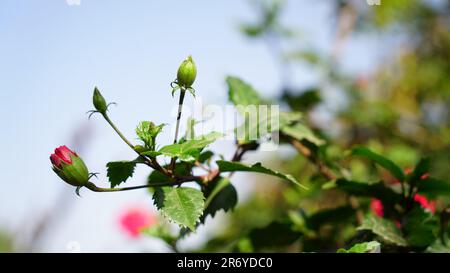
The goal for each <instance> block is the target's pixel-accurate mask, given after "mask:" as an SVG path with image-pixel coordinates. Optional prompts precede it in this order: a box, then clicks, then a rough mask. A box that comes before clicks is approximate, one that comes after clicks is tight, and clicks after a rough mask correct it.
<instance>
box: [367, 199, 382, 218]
mask: <svg viewBox="0 0 450 273" xmlns="http://www.w3.org/2000/svg"><path fill="white" fill-rule="evenodd" d="M370 209H371V210H372V212H373V213H375V215H377V216H379V217H383V215H384V211H383V203H381V201H380V200H378V199H372V201H371V202H370Z"/></svg>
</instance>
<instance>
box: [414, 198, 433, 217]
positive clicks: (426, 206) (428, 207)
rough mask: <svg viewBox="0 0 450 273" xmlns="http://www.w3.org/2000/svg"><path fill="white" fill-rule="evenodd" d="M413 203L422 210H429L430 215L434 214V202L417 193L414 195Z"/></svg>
mask: <svg viewBox="0 0 450 273" xmlns="http://www.w3.org/2000/svg"><path fill="white" fill-rule="evenodd" d="M414 201H416V202H417V203H419V204H420V205H421V206H422V208H424V209H426V210H429V211H431V212H432V213H435V212H436V201H429V200H428V199H427V198H426V197H425V196H423V195H420V194H418V193H417V194H416V195H414Z"/></svg>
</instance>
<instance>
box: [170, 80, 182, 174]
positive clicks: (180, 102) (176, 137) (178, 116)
mask: <svg viewBox="0 0 450 273" xmlns="http://www.w3.org/2000/svg"><path fill="white" fill-rule="evenodd" d="M185 94H186V89H184V88H181V90H180V99H179V101H178V113H177V124H176V127H175V137H174V139H173V144H175V143H177V141H178V131H179V129H180V120H181V112H182V111H183V101H184V95H185ZM176 160H177V159H176V157H173V158H172V159H171V161H170V169H171V170H174V168H175V161H176Z"/></svg>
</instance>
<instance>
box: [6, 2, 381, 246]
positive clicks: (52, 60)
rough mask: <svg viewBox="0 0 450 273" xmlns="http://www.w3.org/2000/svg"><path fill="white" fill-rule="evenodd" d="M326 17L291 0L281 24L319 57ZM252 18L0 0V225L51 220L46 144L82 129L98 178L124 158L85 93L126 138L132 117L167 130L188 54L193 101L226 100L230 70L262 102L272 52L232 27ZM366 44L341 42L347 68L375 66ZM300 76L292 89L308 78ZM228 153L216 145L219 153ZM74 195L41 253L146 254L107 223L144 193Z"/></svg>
mask: <svg viewBox="0 0 450 273" xmlns="http://www.w3.org/2000/svg"><path fill="white" fill-rule="evenodd" d="M330 15H331V10H330V5H329V2H328V1H307V0H306V1H289V2H288V9H287V10H286V11H285V14H284V17H283V18H284V20H285V21H286V23H287V24H290V25H293V26H295V27H299V28H301V29H302V30H303V31H304V35H305V37H306V39H307V40H308V41H313V42H314V44H315V45H316V46H317V47H319V48H320V49H322V50H325V51H326V50H329V48H328V45H329V42H330V41H331V40H332V38H333V36H332V34H333V33H332V29H330V26H331V25H332V24H331V23H330V20H332V19H331V17H330ZM254 18H255V15H254V14H253V13H252V12H251V6H250V5H249V4H248V3H247V1H242V0H228V1H206V0H197V1H175V0H168V1H124V0H122V1H110V0H109V1H106V0H81V5H79V6H73V5H72V6H71V5H68V4H67V3H66V0H52V1H32V0H28V1H26V0H3V1H1V2H0V41H1V42H0V99H1V102H2V104H1V107H0V118H1V124H2V134H1V135H0V143H1V144H0V145H1V151H2V156H1V159H0V161H1V162H0V164H1V166H2V176H3V177H2V178H1V180H0V181H1V182H0V183H1V184H0V185H1V186H2V190H1V191H0V200H2V206H0V229H1V228H2V227H3V229H6V230H10V231H14V232H18V233H21V232H26V231H27V230H28V227H29V226H30V225H32V223H33V221H35V219H39V217H40V216H41V215H42V214H43V213H50V214H51V213H53V212H54V211H52V205H53V204H54V203H55V201H56V200H55V199H56V197H57V196H58V194H61V192H64V191H67V192H70V193H71V191H72V190H73V189H72V188H70V187H69V186H66V185H64V184H63V183H61V182H60V181H59V180H58V179H57V177H56V176H55V175H54V174H53V173H52V171H51V169H50V162H49V159H48V158H49V155H50V153H51V152H52V150H53V149H54V148H55V147H57V146H59V145H62V144H68V145H71V143H72V144H73V142H74V141H73V135H74V132H75V131H77V130H80V128H84V130H88V131H89V132H90V134H89V138H88V139H87V140H86V141H85V142H84V144H85V145H84V148H83V149H81V148H80V149H81V151H80V154H81V155H82V156H83V158H84V159H85V161H86V163H87V165H88V166H89V168H90V170H91V171H93V172H100V176H99V178H100V180H101V181H105V179H106V178H105V164H106V162H108V161H113V160H121V159H127V158H132V157H133V153H132V151H129V149H128V147H127V146H126V145H124V144H123V143H122V142H121V141H120V139H119V138H118V137H117V136H116V135H115V134H113V133H112V132H111V129H110V128H109V127H108V126H107V125H106V123H105V122H103V121H102V120H101V119H100V118H99V117H98V116H94V117H93V119H92V120H91V121H89V122H87V118H86V115H85V112H86V111H88V110H90V109H91V108H92V106H91V96H92V90H93V87H94V86H98V87H99V89H100V90H101V91H102V93H103V94H104V96H105V97H106V98H107V99H108V100H109V101H116V102H118V103H119V104H118V106H117V107H113V108H112V111H111V117H112V119H114V120H115V121H116V123H117V124H118V125H119V127H120V128H121V129H122V130H123V132H124V133H125V134H126V135H127V136H129V137H130V138H132V137H133V136H134V128H135V126H136V125H137V123H138V122H139V121H141V120H153V121H155V122H157V123H163V122H164V123H172V122H173V117H172V116H170V114H169V109H171V108H172V106H173V105H174V104H175V101H174V100H173V99H172V98H171V96H170V88H169V84H170V82H171V81H172V80H173V79H174V78H175V75H176V69H177V67H178V65H179V63H180V62H181V60H183V59H184V58H185V57H186V56H187V55H188V54H192V56H193V57H194V59H195V61H196V63H197V66H198V78H197V81H196V83H195V87H196V89H197V92H198V95H199V96H201V97H202V99H203V101H205V102H207V103H217V104H225V103H226V88H225V82H224V79H225V76H226V75H228V74H233V75H238V76H240V77H242V78H244V79H246V80H247V81H249V82H251V83H253V84H254V85H255V87H257V89H260V90H261V91H262V92H264V93H265V95H268V96H273V95H275V92H276V91H275V90H276V89H277V87H278V86H279V84H280V82H279V79H278V74H277V71H276V69H275V66H274V63H273V61H272V59H271V58H270V55H269V54H268V53H267V51H266V49H265V47H264V45H263V44H261V43H259V42H255V41H250V40H248V39H247V38H245V37H243V36H242V35H241V34H240V33H239V31H238V25H239V22H242V21H251V20H252V19H254ZM376 47H377V45H376V44H371V47H370V48H369V47H368V46H367V43H365V41H364V40H362V41H358V40H356V42H355V43H354V44H350V45H349V48H350V49H348V51H346V52H347V53H346V54H347V56H348V61H347V65H348V67H349V69H353V70H355V71H358V70H361V71H363V70H364V69H368V67H369V66H370V65H371V64H372V63H373V60H374V58H372V59H371V57H370V55H371V54H367V53H368V51H369V52H370V51H374V50H376ZM349 52H351V54H349ZM372 55H373V54H372ZM362 56H364V58H361V57H362ZM299 72H300V73H301V72H302V70H299ZM303 72H304V73H301V74H300V75H296V82H298V83H299V84H308V83H310V82H311V81H313V80H314V78H312V76H311V75H310V73H308V71H303ZM187 103H192V99H190V98H189V99H188V101H187ZM169 133H170V131H169V132H166V133H165V134H164V135H163V136H162V139H168V137H169V135H170V134H169ZM230 147H231V146H227V145H225V146H223V147H218V148H219V149H221V150H222V152H223V153H225V154H229V153H231V152H230V151H229V149H230ZM145 175H146V171H145V170H138V171H137V172H136V174H135V178H136V179H135V180H133V181H134V182H133V183H136V184H140V181H143V179H144V177H145ZM242 178H245V176H236V180H239V179H241V180H242ZM100 183H101V182H100ZM237 183H239V181H237ZM103 185H106V184H103ZM82 193H83V197H82V198H77V197H75V194H67V195H66V196H67V199H68V200H70V201H68V202H71V206H70V209H68V210H67V212H66V211H64V212H63V214H64V215H65V218H64V221H63V222H62V223H61V224H60V226H58V227H55V231H54V232H53V233H52V236H51V239H50V240H48V241H47V242H46V243H44V244H43V245H42V246H40V248H39V249H40V250H44V251H66V244H67V242H70V241H77V242H80V244H81V245H82V247H83V250H85V251H132V250H139V249H140V248H141V247H148V245H145V246H141V245H139V244H137V243H136V242H134V243H132V244H128V243H127V241H126V240H125V239H124V238H123V236H122V234H121V233H120V232H119V231H118V229H117V227H116V218H115V217H116V215H117V213H118V211H120V209H121V208H122V207H123V206H124V205H127V204H130V203H140V204H146V205H147V204H148V205H150V204H151V200H150V198H149V197H148V195H147V194H146V192H145V191H142V192H130V193H124V194H117V195H116V194H111V195H101V194H95V193H90V192H87V191H83V192H82ZM205 232H206V231H205ZM154 243H155V242H154ZM155 244H156V246H157V247H156V248H155V249H156V250H160V248H158V247H160V246H158V244H157V243H155ZM153 247H154V246H153ZM150 249H152V248H151V247H150Z"/></svg>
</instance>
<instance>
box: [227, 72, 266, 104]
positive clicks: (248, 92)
mask: <svg viewBox="0 0 450 273" xmlns="http://www.w3.org/2000/svg"><path fill="white" fill-rule="evenodd" d="M226 81H227V84H228V98H229V100H230V101H231V102H233V103H234V105H242V106H248V105H259V104H261V103H262V100H261V98H260V97H259V95H258V92H256V90H255V89H253V87H252V86H251V85H249V84H248V83H246V82H244V81H243V80H241V79H239V78H237V77H231V76H228V77H227V79H226ZM238 110H239V109H238Z"/></svg>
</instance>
